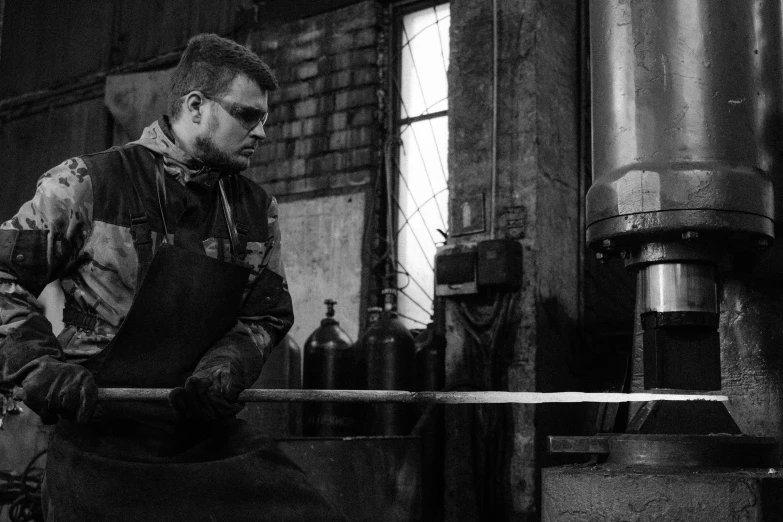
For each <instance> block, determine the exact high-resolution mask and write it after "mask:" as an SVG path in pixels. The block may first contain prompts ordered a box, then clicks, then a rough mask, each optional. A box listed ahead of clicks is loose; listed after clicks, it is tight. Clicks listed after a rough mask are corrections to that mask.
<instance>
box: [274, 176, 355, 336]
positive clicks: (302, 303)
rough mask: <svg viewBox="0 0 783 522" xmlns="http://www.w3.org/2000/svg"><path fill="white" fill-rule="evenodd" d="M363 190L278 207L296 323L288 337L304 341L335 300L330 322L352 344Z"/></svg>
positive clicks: (299, 200)
mask: <svg viewBox="0 0 783 522" xmlns="http://www.w3.org/2000/svg"><path fill="white" fill-rule="evenodd" d="M366 199H367V198H366V194H365V191H362V192H354V193H350V194H341V195H333V196H325V197H319V198H308V199H297V200H293V201H284V202H281V203H280V230H281V233H282V235H283V241H282V244H283V262H284V263H285V268H286V275H287V277H288V285H289V288H290V290H291V298H292V299H293V302H294V315H295V322H294V326H293V328H292V329H291V337H293V338H294V340H295V341H296V342H297V344H299V346H302V347H304V342H305V341H306V340H307V338H308V337H309V336H310V334H311V333H313V330H315V329H316V328H318V326H320V324H321V319H323V318H324V317H325V316H326V305H324V300H325V299H334V300H335V301H337V306H336V314H335V319H337V320H338V321H340V326H341V328H343V330H345V331H346V333H348V335H349V336H350V337H351V339H353V340H354V341H356V337H357V335H358V332H359V315H360V309H361V287H362V247H363V242H362V237H363V231H364V226H365V225H364V223H365V212H366V210H365V201H366Z"/></svg>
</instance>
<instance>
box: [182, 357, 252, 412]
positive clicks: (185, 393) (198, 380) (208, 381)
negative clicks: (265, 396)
mask: <svg viewBox="0 0 783 522" xmlns="http://www.w3.org/2000/svg"><path fill="white" fill-rule="evenodd" d="M242 390H244V387H243V386H240V385H239V383H237V382H236V376H235V375H232V371H231V365H230V364H222V365H219V366H216V367H211V368H205V369H202V370H201V371H197V372H196V373H194V374H193V375H192V376H190V377H188V380H187V381H185V387H184V388H174V389H173V390H171V393H169V404H171V406H172V407H173V408H174V409H175V410H176V411H177V413H178V414H179V416H180V418H182V420H189V421H215V420H220V419H225V418H228V417H233V416H234V415H236V414H237V413H239V411H240V410H241V409H242V405H241V404H238V403H237V402H236V401H237V398H238V397H239V393H240V392H241V391H242Z"/></svg>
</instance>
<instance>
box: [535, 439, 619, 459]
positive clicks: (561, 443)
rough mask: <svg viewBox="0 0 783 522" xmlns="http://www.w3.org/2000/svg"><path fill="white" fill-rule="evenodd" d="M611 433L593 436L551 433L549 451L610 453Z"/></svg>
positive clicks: (548, 443) (548, 440)
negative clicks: (570, 435)
mask: <svg viewBox="0 0 783 522" xmlns="http://www.w3.org/2000/svg"><path fill="white" fill-rule="evenodd" d="M609 437H610V436H609V435H595V436H593V437H569V436H565V435H550V436H549V437H547V449H548V450H549V453H579V454H582V453H583V454H598V455H606V454H608V453H609Z"/></svg>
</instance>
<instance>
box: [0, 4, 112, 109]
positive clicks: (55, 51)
mask: <svg viewBox="0 0 783 522" xmlns="http://www.w3.org/2000/svg"><path fill="white" fill-rule="evenodd" d="M113 6H114V2H95V1H92V0H67V1H60V2H50V1H47V0H25V1H23V2H22V1H12V2H6V3H5V14H4V17H3V41H2V52H0V73H1V74H2V81H0V100H1V99H5V98H10V97H13V96H19V95H21V94H24V93H28V92H34V91H37V90H40V89H44V88H48V87H52V86H55V85H61V84H63V83H67V82H68V81H70V80H78V79H81V78H83V77H84V76H86V75H89V74H91V73H95V72H98V71H100V70H102V69H104V68H106V67H107V66H108V62H109V59H110V55H111V47H112V40H111V38H110V37H109V35H111V33H112V18H113V9H114V7H113Z"/></svg>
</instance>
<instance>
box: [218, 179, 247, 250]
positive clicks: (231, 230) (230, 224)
mask: <svg viewBox="0 0 783 522" xmlns="http://www.w3.org/2000/svg"><path fill="white" fill-rule="evenodd" d="M218 188H219V189H220V203H221V207H222V208H223V218H224V219H225V222H226V229H228V238H229V242H230V244H231V258H232V259H234V260H236V259H237V258H239V257H240V256H241V255H242V254H243V253H244V247H243V244H242V243H241V242H240V239H239V232H237V224H236V223H235V222H234V213H233V211H232V210H231V204H230V203H229V202H228V196H227V195H226V187H225V185H224V184H223V178H220V179H219V180H218Z"/></svg>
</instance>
